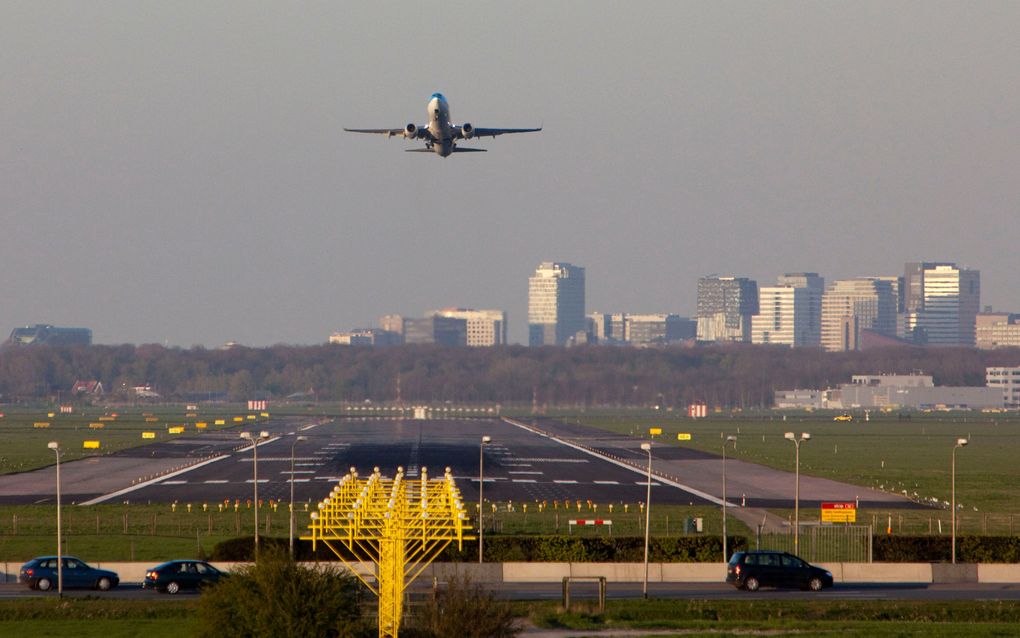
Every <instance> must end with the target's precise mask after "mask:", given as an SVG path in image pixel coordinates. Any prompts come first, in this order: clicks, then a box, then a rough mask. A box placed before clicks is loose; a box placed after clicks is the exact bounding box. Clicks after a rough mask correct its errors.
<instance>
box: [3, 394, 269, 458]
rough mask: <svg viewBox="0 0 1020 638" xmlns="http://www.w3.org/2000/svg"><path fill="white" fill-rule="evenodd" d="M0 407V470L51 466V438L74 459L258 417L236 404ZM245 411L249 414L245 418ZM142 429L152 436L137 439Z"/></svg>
mask: <svg viewBox="0 0 1020 638" xmlns="http://www.w3.org/2000/svg"><path fill="white" fill-rule="evenodd" d="M2 412H3V414H4V415H3V417H2V418H0V434H2V435H3V441H4V444H3V447H2V448H0V474H9V473H12V472H24V471H27V470H33V469H36V468H40V467H45V466H47V465H53V464H54V462H55V461H56V456H55V455H54V453H53V451H52V450H50V449H49V448H48V447H47V444H48V443H49V442H50V441H56V442H58V443H59V444H60V449H61V456H60V458H61V461H73V460H76V459H80V458H86V457H89V456H99V455H103V454H109V453H111V452H116V451H118V450H123V449H127V448H133V447H139V446H142V445H148V444H150V443H154V442H159V441H166V440H168V439H171V438H173V437H175V436H196V435H198V436H201V435H202V434H203V433H206V432H212V431H216V430H222V429H225V428H230V427H235V426H238V425H241V424H242V423H254V422H257V421H258V420H260V419H263V417H261V416H259V415H258V414H250V413H249V412H247V411H246V410H241V409H240V407H237V408H235V409H233V410H225V409H222V408H218V409H217V410H215V411H211V410H209V409H206V408H203V409H202V410H200V411H192V412H189V411H188V410H186V409H185V408H184V406H177V407H169V408H128V409H123V410H122V409H118V408H111V409H101V408H75V411H74V412H73V413H72V414H61V413H60V411H59V408H55V407H49V408H46V407H41V408H38V409H17V410H4V411H2ZM249 416H253V417H254V419H249V418H248V417H249ZM236 418H241V422H240V423H239V422H236V421H235V419H236ZM217 420H221V421H223V424H220V425H217V423H216V421H217ZM199 424H203V425H199ZM173 428H183V431H182V432H181V433H180V434H171V429H173ZM143 432H151V433H153V435H154V438H151V439H146V438H142V433H143ZM86 441H98V443H99V448H98V449H92V448H86V447H85V442H86Z"/></svg>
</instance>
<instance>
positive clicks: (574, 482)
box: [553, 480, 577, 485]
mask: <svg viewBox="0 0 1020 638" xmlns="http://www.w3.org/2000/svg"><path fill="white" fill-rule="evenodd" d="M553 483H559V484H561V485H577V481H567V480H564V481H553Z"/></svg>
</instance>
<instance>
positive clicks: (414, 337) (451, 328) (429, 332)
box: [403, 316, 467, 346]
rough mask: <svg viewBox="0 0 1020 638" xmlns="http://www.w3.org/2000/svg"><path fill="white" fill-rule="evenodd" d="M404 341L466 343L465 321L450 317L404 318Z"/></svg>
mask: <svg viewBox="0 0 1020 638" xmlns="http://www.w3.org/2000/svg"><path fill="white" fill-rule="evenodd" d="M403 323H404V331H403V332H404V343H435V344H438V345H442V346H466V345H467V321H465V320H464V319H455V318H451V317H437V316H432V317H422V318H420V319H418V318H406V317H405V318H404V322H403Z"/></svg>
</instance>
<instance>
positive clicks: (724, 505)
mask: <svg viewBox="0 0 1020 638" xmlns="http://www.w3.org/2000/svg"><path fill="white" fill-rule="evenodd" d="M730 442H732V443H733V447H734V448H736V447H737V437H735V436H733V435H730V436H728V437H726V440H725V441H723V445H722V556H723V562H724V563H726V562H729V560H730V554H729V551H727V550H728V547H727V542H728V539H727V538H726V508H727V507H729V503H727V502H726V444H727V443H730Z"/></svg>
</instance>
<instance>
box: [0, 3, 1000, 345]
mask: <svg viewBox="0 0 1020 638" xmlns="http://www.w3.org/2000/svg"><path fill="white" fill-rule="evenodd" d="M1018 22H1020V5H1017V4H1011V3H991V4H982V5H980V6H976V7H975V6H970V5H966V6H965V5H952V4H937V5H934V6H929V5H923V6H922V5H902V4H901V5H888V4H886V3H870V2H855V3H850V4H840V5H828V4H817V3H804V2H790V1H784V0H780V1H779V2H775V3H768V4H761V5H755V4H736V3H726V2H723V3H667V2H653V3H650V4H649V5H647V6H646V7H645V8H644V9H643V10H642V11H638V12H635V11H634V10H633V8H632V7H629V6H625V5H620V4H613V3H598V2H597V3H596V5H595V6H594V7H592V6H590V5H579V4H576V3H572V2H563V3H544V4H538V5H535V6H533V7H530V8H529V12H528V15H527V16H526V17H525V16H523V15H522V14H521V12H520V11H519V9H518V8H516V7H514V6H512V5H506V4H503V3H497V2H484V1H483V2H479V3H476V4H473V5H472V9H471V10H470V11H459V12H458V11H453V12H441V11H436V10H435V9H434V7H431V6H428V5H403V4H394V5H388V4H379V3H342V4H337V5H330V4H327V5H314V6H305V7H302V8H301V9H300V10H294V9H291V8H286V7H282V6H275V5H273V6H263V5H258V6H256V5H252V4H250V3H245V2H240V1H238V0H224V1H223V2H215V3H206V4H186V5H181V4H177V3H163V4H149V3H126V2H103V3H74V2H63V1H58V2H47V3H20V4H16V5H12V6H8V7H5V11H4V20H3V21H2V22H0V73H2V74H3V77H4V78H5V89H6V91H5V100H4V102H3V104H2V106H0V128H2V129H3V130H4V131H5V144H4V145H3V147H2V148H0V167H2V170H3V175H4V188H3V189H0V211H2V213H0V214H2V215H3V222H4V232H3V233H0V273H2V276H0V292H2V294H3V296H4V297H3V298H4V303H3V304H0V326H6V329H11V328H13V327H15V326H24V325H28V324H35V323H48V324H52V325H63V326H90V327H92V328H93V330H94V340H95V342H96V343H167V344H171V345H175V346H181V347H190V346H192V345H196V344H198V345H204V346H207V347H215V346H218V345H221V344H222V343H224V342H227V341H236V342H238V343H243V344H248V345H252V346H266V345H272V344H274V343H295V344H300V343H319V342H321V341H322V340H323V338H324V336H325V335H328V334H329V333H330V332H331V331H332V330H335V329H337V328H340V327H346V326H358V325H359V324H363V323H364V322H366V320H368V319H370V318H372V317H378V316H380V315H382V314H385V313H387V312H401V313H405V314H408V315H411V314H417V312H418V309H421V310H424V309H427V308H436V307H447V306H465V307H473V308H502V309H504V310H506V312H507V314H508V321H509V325H510V334H509V335H508V340H509V341H510V342H513V343H525V342H526V340H527V332H526V331H527V322H526V320H525V319H526V316H527V292H526V287H525V284H524V283H523V282H524V280H525V279H526V278H527V276H528V275H529V274H530V272H531V271H532V269H533V268H534V265H535V264H537V263H540V262H541V261H542V260H543V259H547V258H549V257H551V256H552V257H555V258H557V259H563V260H567V261H569V262H571V263H576V264H584V265H586V266H587V268H588V272H587V275H588V278H589V279H590V281H591V282H593V283H592V284H591V285H589V292H588V296H587V300H586V301H587V306H588V307H589V308H598V309H601V310H604V311H606V312H615V311H622V310H630V311H633V312H636V313H647V312H676V313H679V314H681V315H687V316H692V315H693V314H694V310H695V309H694V303H695V299H696V286H697V279H698V278H699V277H701V276H704V275H706V274H711V273H719V272H724V271H725V272H732V273H739V274H741V275H744V276H747V277H750V278H753V279H755V280H756V281H759V282H771V281H772V280H773V277H775V275H776V274H779V273H782V272H785V271H790V272H799V271H804V270H818V271H819V272H821V273H822V274H823V275H824V276H825V277H826V278H827V279H829V280H837V279H848V278H853V277H859V276H871V275H874V274H876V273H886V274H898V273H900V272H901V267H902V264H903V263H905V262H913V261H919V260H921V259H945V260H949V261H952V262H955V263H958V264H961V265H971V266H973V267H975V268H980V270H981V271H982V278H983V279H984V281H983V282H982V283H983V285H982V290H981V296H982V300H983V301H982V304H983V305H991V306H994V307H995V308H1000V309H1002V310H1005V311H1015V310H1017V309H1018V306H1020V279H1017V278H1015V277H1013V276H1012V275H1011V273H1012V272H1013V271H1014V269H1015V262H1016V259H1015V256H1014V255H1015V249H1014V248H1015V247H1014V244H1015V243H1016V242H1015V237H1016V232H1015V231H1010V229H1011V228H1015V216H1016V210H1017V205H1018V202H1020V182H1018V181H1017V180H1016V179H1014V178H1013V172H1014V167H1015V166H1017V165H1018V164H1020V146H1018V145H1016V144H1015V143H1014V142H1013V140H1015V139H1017V138H1018V137H1020V113H1018V112H1017V110H1016V109H1015V108H1014V105H1015V104H1017V103H1020V84H1018V83H1017V82H1016V81H1015V69H1016V68H1018V67H1020V49H1018V48H1017V47H1016V46H1015V41H1016V35H1015V28H1014V26H1015V25H1016V24H1017V23H1018ZM451 34H458V37H450V35H451ZM422 51H428V52H429V55H428V64H427V65H426V68H425V69H424V70H421V71H417V70H418V69H420V68H421V66H422V65H421V60H422V56H421V53H422ZM411 69H415V70H416V72H414V73H411V72H410V70H411ZM379 78H400V80H399V81H390V82H379ZM437 91H439V92H442V93H444V94H445V95H449V96H456V104H455V105H454V106H455V109H456V111H455V112H454V113H453V114H452V116H453V117H454V118H455V120H457V121H461V122H462V120H460V119H459V118H462V117H469V116H472V117H473V114H484V115H485V122H482V121H479V122H475V124H478V125H483V124H485V123H486V122H494V123H498V124H500V125H506V126H511V127H512V126H527V125H531V124H536V123H537V124H541V125H542V126H543V130H542V132H541V133H539V134H534V135H530V136H523V137H526V139H518V138H519V137H521V136H516V137H515V136H503V137H500V138H497V139H495V140H491V141H487V142H486V145H487V148H489V150H490V151H497V150H498V152H489V153H474V154H464V155H455V156H451V157H450V158H447V159H446V160H443V161H427V160H434V159H435V158H429V157H425V156H424V155H423V154H420V153H403V152H400V151H396V147H394V146H393V145H392V144H386V143H381V142H380V141H379V140H377V139H374V138H371V137H369V136H356V135H345V134H344V133H343V131H342V129H343V128H344V127H350V126H390V125H392V124H393V122H397V123H402V122H405V121H407V120H408V119H409V118H413V119H414V121H416V122H418V123H420V122H421V121H422V120H423V118H424V115H425V113H423V112H422V111H423V109H422V104H423V102H424V101H425V100H426V99H427V97H428V96H429V95H431V94H432V93H435V92H437ZM416 112H417V115H415V113H416ZM395 151H396V152H395ZM594 282H598V283H597V285H596V284H595V283H594Z"/></svg>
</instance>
